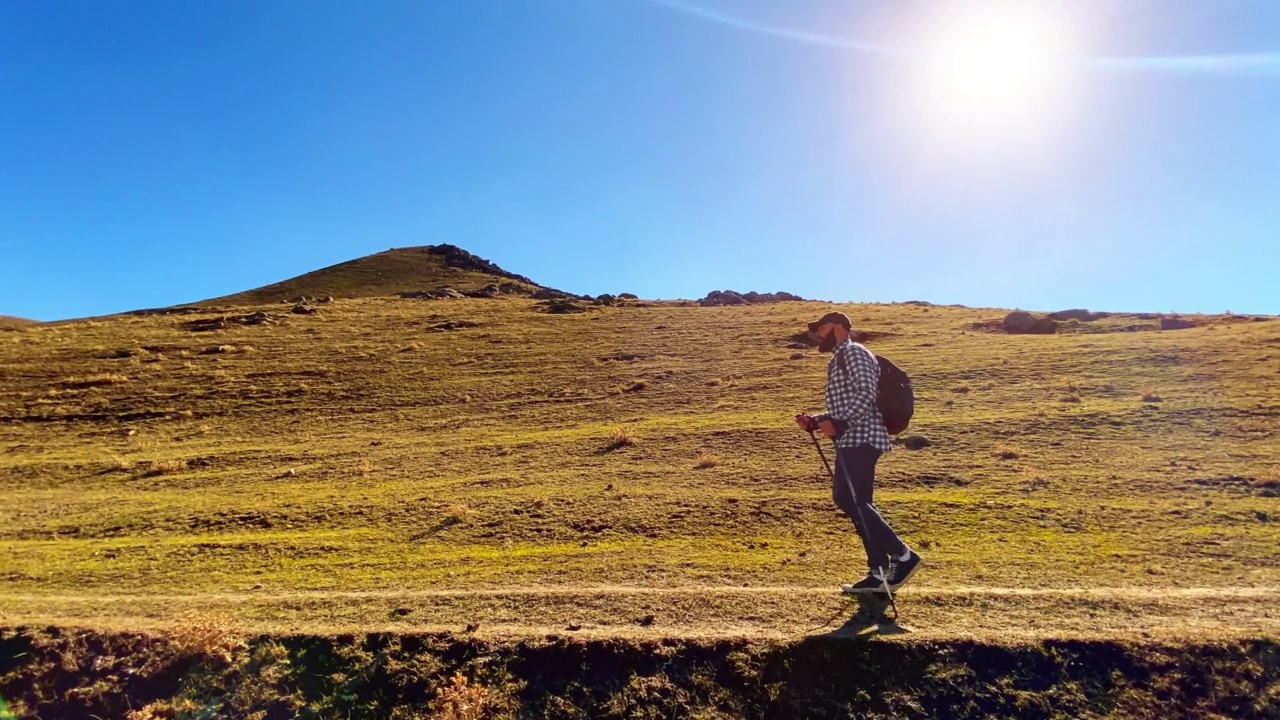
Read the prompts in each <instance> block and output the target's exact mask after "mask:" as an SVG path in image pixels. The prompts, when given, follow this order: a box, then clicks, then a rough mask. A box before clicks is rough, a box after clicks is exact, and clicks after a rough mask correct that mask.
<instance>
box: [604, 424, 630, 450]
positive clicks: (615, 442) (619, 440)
mask: <svg viewBox="0 0 1280 720" xmlns="http://www.w3.org/2000/svg"><path fill="white" fill-rule="evenodd" d="M637 442H639V440H638V439H637V438H636V434H635V433H634V432H633V431H632V430H631V428H630V427H628V426H626V425H622V426H620V427H617V428H614V430H613V433H612V434H610V435H609V442H608V443H607V444H606V445H605V446H604V449H605V450H620V449H622V448H624V447H632V446H634V445H635V444H636V443H637Z"/></svg>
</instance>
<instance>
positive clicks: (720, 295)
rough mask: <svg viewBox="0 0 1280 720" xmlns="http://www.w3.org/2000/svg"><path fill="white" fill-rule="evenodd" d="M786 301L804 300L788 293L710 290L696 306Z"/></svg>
mask: <svg viewBox="0 0 1280 720" xmlns="http://www.w3.org/2000/svg"><path fill="white" fill-rule="evenodd" d="M788 300H804V298H802V297H800V296H799V295H792V294H791V293H789V292H776V293H758V292H746V293H738V292H734V291H732V290H712V291H711V292H709V293H707V296H706V297H704V298H702V299H701V300H699V301H698V304H699V305H701V306H703V307H716V306H719V305H757V304H759V303H776V302H785V301H788Z"/></svg>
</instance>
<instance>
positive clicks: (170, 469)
mask: <svg viewBox="0 0 1280 720" xmlns="http://www.w3.org/2000/svg"><path fill="white" fill-rule="evenodd" d="M189 465H190V463H188V462H187V461H186V460H184V459H182V458H176V459H173V460H152V461H151V464H150V465H149V466H148V467H147V471H146V472H145V473H143V477H156V476H157V475H172V474H174V473H180V472H182V471H183V470H186V469H187V467H188V466H189Z"/></svg>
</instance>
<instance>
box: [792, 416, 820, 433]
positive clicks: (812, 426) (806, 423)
mask: <svg viewBox="0 0 1280 720" xmlns="http://www.w3.org/2000/svg"><path fill="white" fill-rule="evenodd" d="M796 424H797V425H799V426H800V429H801V430H803V431H805V432H807V433H811V432H813V431H814V430H817V429H818V425H817V423H815V422H814V421H813V418H811V417H809V416H808V415H805V414H804V413H800V414H799V415H796Z"/></svg>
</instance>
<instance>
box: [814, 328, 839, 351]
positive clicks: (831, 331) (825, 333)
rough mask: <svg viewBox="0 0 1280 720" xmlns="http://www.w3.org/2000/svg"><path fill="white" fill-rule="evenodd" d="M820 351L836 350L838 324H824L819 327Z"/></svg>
mask: <svg viewBox="0 0 1280 720" xmlns="http://www.w3.org/2000/svg"><path fill="white" fill-rule="evenodd" d="M817 335H818V349H819V350H821V351H822V352H831V351H832V350H835V349H836V324H835V323H824V324H822V325H819V326H818V332H817Z"/></svg>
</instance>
